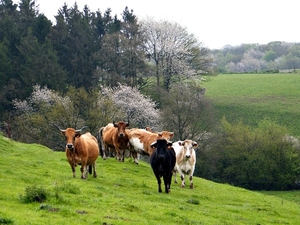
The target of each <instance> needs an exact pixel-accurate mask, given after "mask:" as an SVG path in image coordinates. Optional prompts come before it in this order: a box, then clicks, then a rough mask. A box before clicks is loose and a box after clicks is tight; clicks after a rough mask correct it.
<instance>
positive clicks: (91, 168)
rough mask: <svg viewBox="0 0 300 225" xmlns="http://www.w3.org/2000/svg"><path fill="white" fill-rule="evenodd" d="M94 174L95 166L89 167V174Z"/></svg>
mask: <svg viewBox="0 0 300 225" xmlns="http://www.w3.org/2000/svg"><path fill="white" fill-rule="evenodd" d="M92 172H93V166H92V165H89V174H92Z"/></svg>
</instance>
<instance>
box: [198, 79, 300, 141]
mask: <svg viewBox="0 0 300 225" xmlns="http://www.w3.org/2000/svg"><path fill="white" fill-rule="evenodd" d="M207 79H208V82H205V83H204V84H203V85H204V86H205V87H206V88H207V92H206V97H208V98H209V99H211V100H212V101H213V104H214V105H215V107H216V109H217V113H218V116H219V117H220V118H221V117H222V116H223V115H225V116H226V118H227V120H228V121H229V122H233V121H237V120H242V121H243V122H244V123H247V124H250V125H253V126H255V125H256V123H257V122H258V121H260V120H261V119H263V118H270V119H271V120H272V121H275V122H276V123H278V124H280V125H282V126H285V127H287V128H288V130H289V132H290V133H291V134H292V135H296V136H298V135H300V130H299V127H298V126H297V124H299V123H300V107H299V97H300V91H299V87H300V75H299V74H229V75H218V76H217V77H209V78H207Z"/></svg>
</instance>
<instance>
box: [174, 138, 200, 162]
mask: <svg viewBox="0 0 300 225" xmlns="http://www.w3.org/2000/svg"><path fill="white" fill-rule="evenodd" d="M178 143H179V145H180V146H183V154H184V157H185V158H186V159H189V158H190V157H191V155H192V154H193V151H195V150H194V148H196V147H197V146H198V144H197V142H195V141H192V140H185V141H180V142H178Z"/></svg>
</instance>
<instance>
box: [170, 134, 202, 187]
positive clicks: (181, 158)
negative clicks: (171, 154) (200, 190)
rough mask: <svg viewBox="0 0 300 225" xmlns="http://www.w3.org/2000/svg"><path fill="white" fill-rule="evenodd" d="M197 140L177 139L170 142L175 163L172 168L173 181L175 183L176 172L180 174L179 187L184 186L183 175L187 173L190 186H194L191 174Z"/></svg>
mask: <svg viewBox="0 0 300 225" xmlns="http://www.w3.org/2000/svg"><path fill="white" fill-rule="evenodd" d="M197 146H198V144H197V142H195V141H192V140H188V139H187V140H185V141H177V142H174V143H173V144H172V147H173V148H174V150H175V153H176V165H175V168H174V182H175V183H177V179H176V172H178V173H179V174H180V178H181V187H185V180H184V175H185V174H188V176H189V180H190V188H191V189H193V188H194V184H193V174H194V171H195V165H196V153H195V149H194V148H196V147H197Z"/></svg>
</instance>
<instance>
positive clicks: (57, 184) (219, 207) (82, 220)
mask: <svg viewBox="0 0 300 225" xmlns="http://www.w3.org/2000/svg"><path fill="white" fill-rule="evenodd" d="M97 163H98V164H97V172H98V178H93V177H92V176H89V178H88V179H87V180H81V179H80V178H79V168H78V167H77V171H76V172H77V178H75V179H74V178H72V172H71V169H70V166H69V165H68V163H67V161H66V157H65V154H64V153H63V152H53V151H51V150H50V149H48V148H46V147H44V146H41V145H37V144H23V143H18V142H14V141H11V140H9V139H7V138H4V137H2V136H1V135H0V190H1V191H0V205H1V207H0V224H39V225H40V224H55V225H57V224H70V225H71V224H72V225H73V224H154V225H157V224H166V225H170V224H218V225H220V224H299V221H300V214H299V212H300V204H299V201H298V202H297V201H293V199H288V198H280V197H276V196H272V195H267V194H264V193H258V192H253V191H248V190H245V189H242V188H236V187H232V186H230V185H224V184H218V183H214V182H211V181H207V180H204V179H201V178H195V180H194V184H195V189H194V190H190V189H188V188H184V189H183V188H181V187H180V185H179V184H173V186H172V187H171V189H172V191H171V193H170V194H165V193H161V194H160V193H158V192H157V184H156V180H155V177H154V175H153V172H152V170H151V167H150V166H149V164H147V163H146V162H140V164H139V165H135V164H134V163H133V161H132V160H131V159H128V158H126V159H125V162H124V163H121V162H117V161H116V160H115V159H108V160H106V161H104V160H102V158H99V159H98V161H97ZM33 186H37V187H41V188H42V189H44V190H45V191H46V193H47V199H46V201H45V202H42V203H39V202H33V203H22V202H21V201H20V196H24V195H25V189H26V188H28V187H33Z"/></svg>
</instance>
